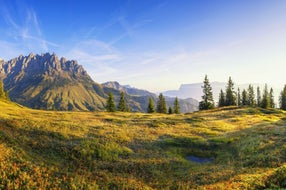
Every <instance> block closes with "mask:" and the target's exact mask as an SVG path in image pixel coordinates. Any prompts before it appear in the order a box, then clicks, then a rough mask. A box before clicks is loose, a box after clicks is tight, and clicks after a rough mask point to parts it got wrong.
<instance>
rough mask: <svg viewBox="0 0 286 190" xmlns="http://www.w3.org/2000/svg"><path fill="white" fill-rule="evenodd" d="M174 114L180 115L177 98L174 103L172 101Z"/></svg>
mask: <svg viewBox="0 0 286 190" xmlns="http://www.w3.org/2000/svg"><path fill="white" fill-rule="evenodd" d="M174 113H175V114H179V113H181V108H180V104H179V99H178V97H176V99H175V101H174Z"/></svg>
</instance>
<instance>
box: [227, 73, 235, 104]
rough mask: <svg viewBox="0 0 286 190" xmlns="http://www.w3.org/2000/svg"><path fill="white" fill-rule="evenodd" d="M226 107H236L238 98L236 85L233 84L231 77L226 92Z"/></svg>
mask: <svg viewBox="0 0 286 190" xmlns="http://www.w3.org/2000/svg"><path fill="white" fill-rule="evenodd" d="M225 105H226V106H235V105H236V97H235V92H234V83H233V82H232V79H231V77H229V79H228V83H227V87H226V91H225Z"/></svg>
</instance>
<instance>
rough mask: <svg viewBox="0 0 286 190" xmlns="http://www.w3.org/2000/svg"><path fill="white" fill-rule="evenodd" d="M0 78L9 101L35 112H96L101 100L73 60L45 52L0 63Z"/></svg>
mask: <svg viewBox="0 0 286 190" xmlns="http://www.w3.org/2000/svg"><path fill="white" fill-rule="evenodd" d="M0 77H1V78H2V79H3V81H4V85H5V88H6V90H8V91H9V95H10V98H11V99H12V100H13V101H15V102H18V103H20V104H22V105H25V106H28V107H32V108H38V109H57V110H99V109H103V108H104V103H105V98H104V95H105V94H104V92H103V89H102V87H101V85H99V84H97V83H95V82H94V81H93V80H92V79H91V78H90V76H89V75H88V74H87V72H86V71H85V70H84V69H83V67H82V66H80V65H79V64H78V63H77V62H76V61H73V60H72V61H67V60H66V59H65V58H61V59H59V58H58V56H57V55H55V54H52V55H50V54H49V53H46V54H42V55H34V54H30V55H29V56H19V57H17V58H14V59H12V60H10V61H8V62H2V63H0Z"/></svg>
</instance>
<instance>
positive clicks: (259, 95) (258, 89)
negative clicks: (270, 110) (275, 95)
mask: <svg viewBox="0 0 286 190" xmlns="http://www.w3.org/2000/svg"><path fill="white" fill-rule="evenodd" d="M256 96H257V100H256V105H257V106H258V107H260V106H261V92H260V88H259V86H258V87H257V93H256Z"/></svg>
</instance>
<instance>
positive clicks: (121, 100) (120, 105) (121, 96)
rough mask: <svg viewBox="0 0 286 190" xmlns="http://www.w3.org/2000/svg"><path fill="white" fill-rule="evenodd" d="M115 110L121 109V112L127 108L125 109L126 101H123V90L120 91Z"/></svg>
mask: <svg viewBox="0 0 286 190" xmlns="http://www.w3.org/2000/svg"><path fill="white" fill-rule="evenodd" d="M117 110H118V111H122V112H125V111H126V110H127V109H126V102H125V95H124V92H123V91H121V92H120V100H119V104H118V107H117Z"/></svg>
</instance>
